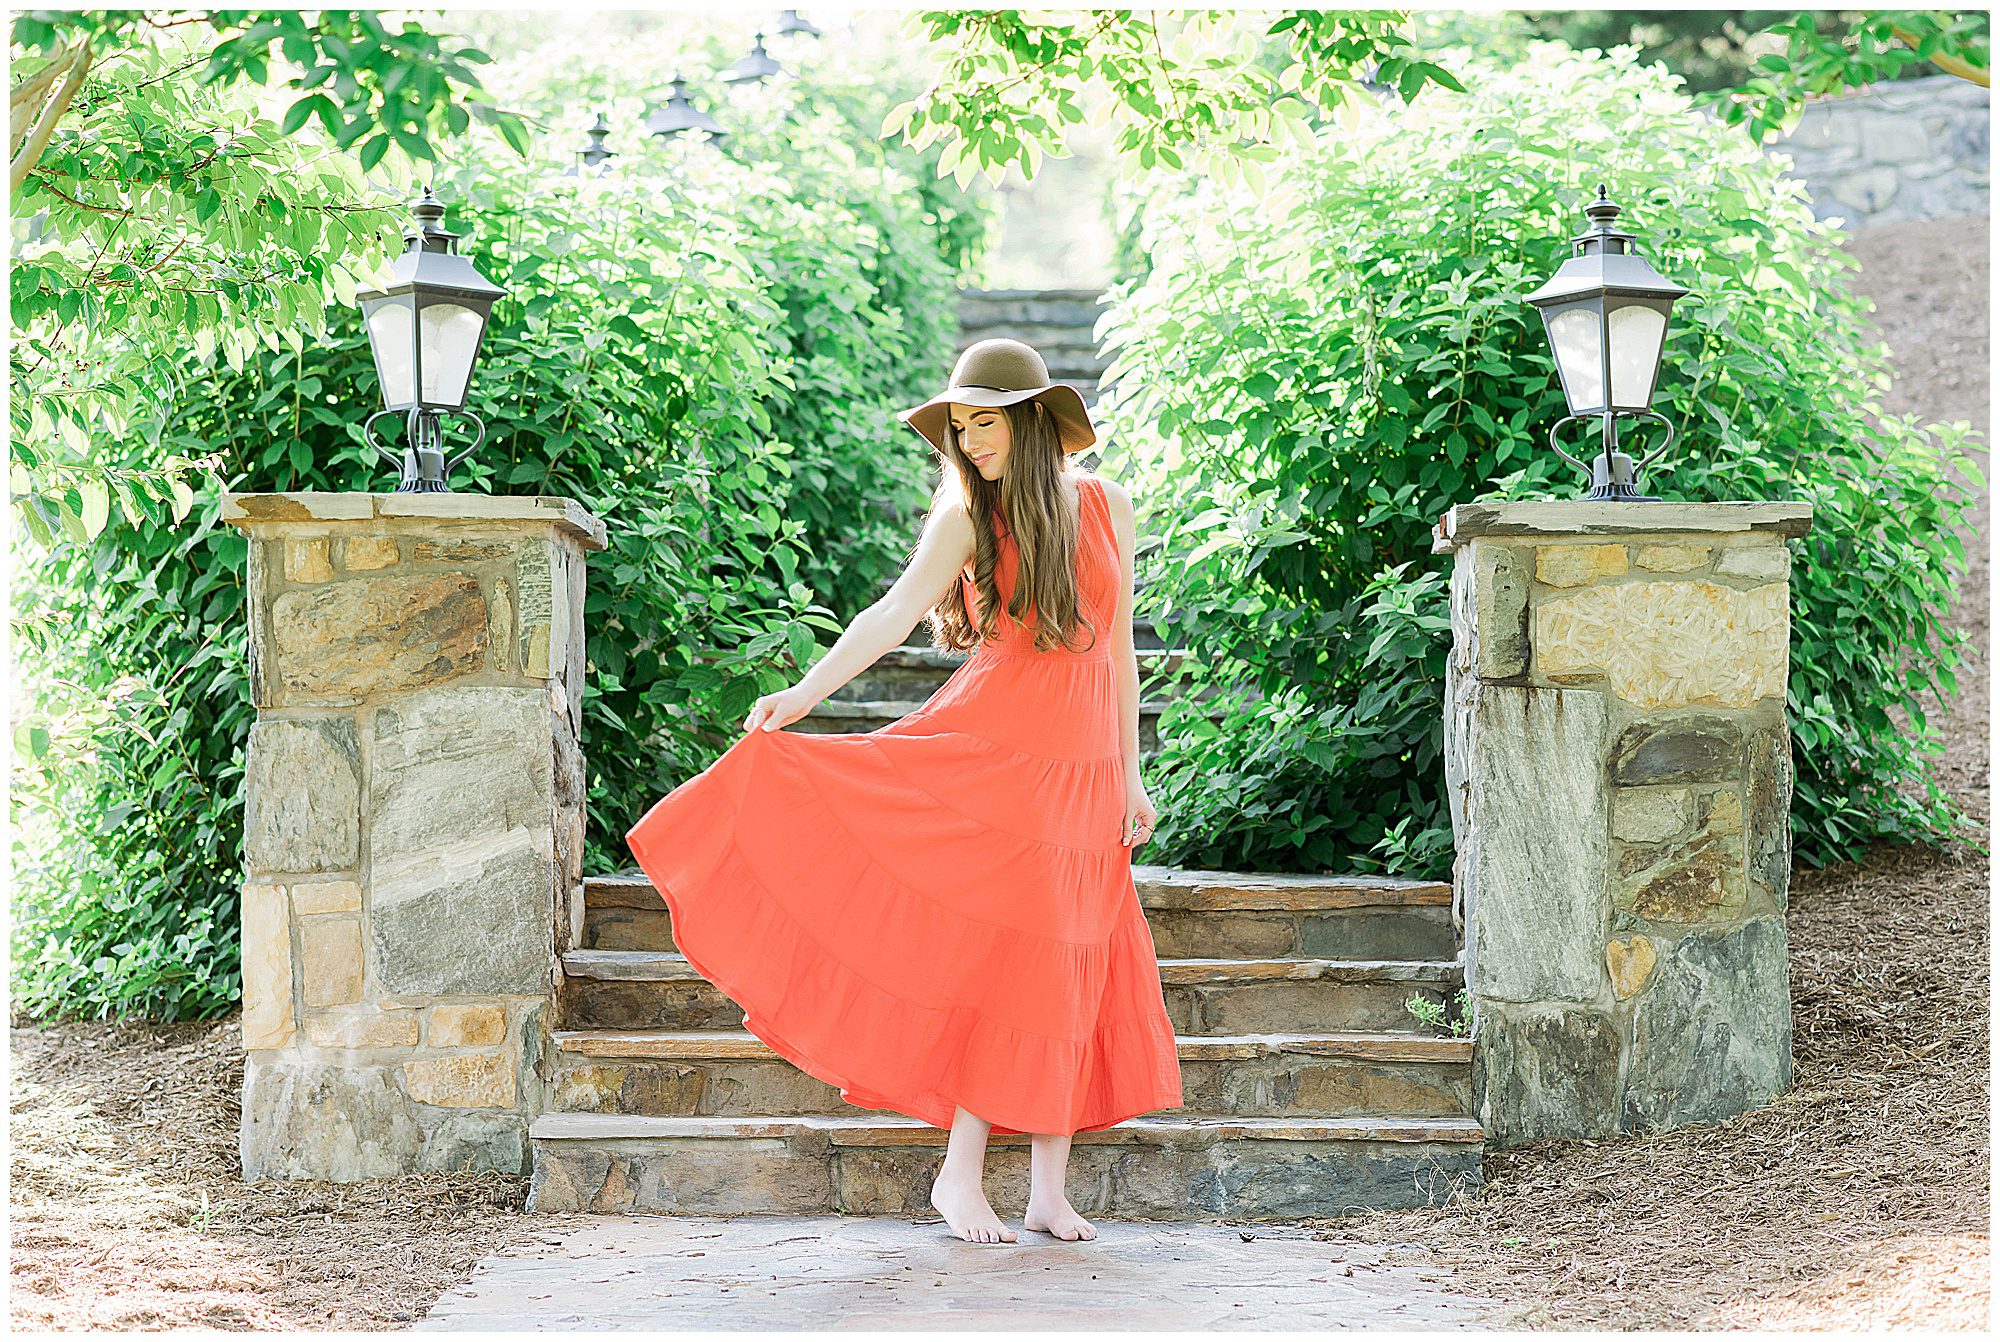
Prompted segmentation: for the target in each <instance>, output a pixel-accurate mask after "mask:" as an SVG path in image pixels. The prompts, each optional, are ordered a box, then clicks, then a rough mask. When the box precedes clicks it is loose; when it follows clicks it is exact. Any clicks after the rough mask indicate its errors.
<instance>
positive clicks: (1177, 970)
mask: <svg viewBox="0 0 2000 1342" xmlns="http://www.w3.org/2000/svg"><path fill="white" fill-rule="evenodd" d="M562 966H563V983H562V987H561V989H560V991H559V992H558V993H557V998H556V1001H557V1013H556V1019H557V1021H558V1023H559V1024H560V1025H561V1026H563V1027H565V1028H569V1029H580V1030H590V1029H606V1030H647V1029H663V1030H701V1029H714V1028H717V1027H728V1026H736V1025H741V1024H742V1023H743V1010H742V1008H741V1007H739V1006H737V1005H736V1004H735V1003H734V1002H732V1001H730V1000H729V999H728V998H727V997H725V996H723V994H722V992H721V990H720V989H718V988H716V987H715V985H713V984H711V983H709V982H708V980H706V979H704V978H702V977H701V975H699V974H697V973H696V972H695V970H694V967H693V966H692V965H690V964H688V962H687V957H686V956H684V955H680V954H678V953H677V952H672V951H615V950H577V951H568V952H565V953H564V955H563V957H562ZM1464 982H1465V976H1464V971H1463V969H1462V967H1461V966H1460V964H1459V963H1458V962H1457V961H1455V960H1336V959H1326V958H1320V957H1314V956H1281V957H1277V958H1273V959H1264V960H1251V959H1226V958H1217V957H1187V958H1180V957H1174V958H1169V959H1164V960H1161V961H1160V984H1161V989H1162V992H1163V994H1164V996H1165V998H1166V1004H1167V1016H1168V1019H1170V1020H1171V1021H1172V1022H1173V1025H1174V1029H1175V1030H1176V1031H1178V1032H1180V1033H1181V1034H1186V1035H1209V1034H1254V1033H1258V1032H1261V1031H1270V1030H1398V1029H1405V1028H1410V1027H1412V1026H1415V1025H1416V1024H1417V1022H1416V1020H1415V1018H1414V1017H1413V1016H1412V1015H1411V1014H1410V1012H1409V1009H1408V1007H1406V1006H1405V1005H1404V1004H1405V1003H1406V1002H1407V1001H1408V1000H1409V999H1410V998H1411V997H1413V996H1414V997H1422V998H1424V999H1425V1000H1427V1001H1431V1002H1442V1001H1444V1000H1445V998H1446V997H1447V995H1448V994H1449V992H1450V990H1451V989H1453V988H1456V987H1459V986H1460V985H1462V984H1463V983H1464Z"/></svg>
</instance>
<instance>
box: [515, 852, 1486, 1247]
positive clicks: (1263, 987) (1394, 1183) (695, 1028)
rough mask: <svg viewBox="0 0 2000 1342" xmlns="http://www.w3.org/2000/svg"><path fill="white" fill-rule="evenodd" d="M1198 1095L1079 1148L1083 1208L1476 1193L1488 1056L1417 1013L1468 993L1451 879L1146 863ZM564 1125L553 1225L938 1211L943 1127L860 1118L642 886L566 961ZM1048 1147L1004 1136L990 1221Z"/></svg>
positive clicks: (1248, 1211)
mask: <svg viewBox="0 0 2000 1342" xmlns="http://www.w3.org/2000/svg"><path fill="white" fill-rule="evenodd" d="M1134 879H1135V883H1136V885H1137V887H1138V892H1139V899H1140V903H1141V905H1142V906H1143V907H1144V909H1145V911H1146V917H1147V919H1148V921H1149V922H1150V923H1151V925H1152V928H1153V939H1154V947H1155V949H1156V951H1157V953H1158V955H1159V958H1160V979H1161V991H1162V995H1163V997H1164V1000H1165V1002H1166V1007H1167V1011H1168V1014H1169V1017H1170V1018H1171V1019H1172V1021H1173V1022H1174V1028H1175V1032H1176V1034H1177V1036H1178V1040H1179V1048H1180V1057H1181V1068H1182V1077H1183V1093H1184V1098H1185V1104H1184V1105H1183V1106H1182V1107H1180V1108H1176V1109H1168V1110H1162V1111H1159V1112H1157V1113H1155V1114H1151V1115H1144V1116H1141V1117H1139V1118H1135V1119H1131V1120H1128V1121H1127V1122H1125V1123H1122V1124H1120V1125H1118V1126H1117V1127H1113V1128H1109V1129H1106V1130H1104V1131H1101V1132H1091V1133H1079V1134H1077V1135H1076V1137H1075V1139H1074V1141H1073V1144H1072V1151H1071V1157H1070V1182H1069V1192H1070V1197H1071V1200H1072V1201H1073V1202H1074V1203H1075V1205H1076V1206H1077V1208H1078V1210H1079V1211H1082V1212H1083V1213H1084V1214H1086V1215H1095V1216H1102V1217H1122V1218H1138V1219H1152V1220H1190V1219H1204V1218H1209V1217H1217V1216H1228V1217H1242V1218H1248V1219H1285V1218H1294V1217H1302V1216H1337V1215H1342V1214H1346V1213H1350V1212H1354V1211H1358V1210H1362V1209H1367V1208H1377V1207H1400V1206H1416V1205H1424V1204H1429V1203H1439V1202H1442V1201H1444V1200H1446V1199H1447V1198H1449V1197H1451V1196H1453V1195H1454V1194H1456V1193H1463V1194H1466V1195H1473V1194H1476V1193H1477V1191H1478V1189H1479V1184H1480V1158H1481V1150H1482V1144H1483V1140H1484V1134H1483V1132H1482V1131H1481V1128H1480V1126H1479V1124H1478V1122H1477V1121H1476V1120H1475V1119H1473V1118H1472V1117H1470V1114H1471V1112H1472V1098H1473V1097H1472V1074H1471V1060H1472V1043H1471V1041H1470V1040H1469V1039H1465V1038H1457V1037H1452V1036H1448V1035H1443V1034H1439V1033H1436V1032H1434V1031H1432V1030H1430V1029H1427V1028H1426V1027H1424V1026H1422V1025H1421V1024H1420V1023H1419V1022H1418V1021H1417V1020H1416V1018H1415V1017H1414V1016H1412V1015H1411V1014H1410V1013H1409V1011H1408V1009H1407V1008H1406V1006H1405V1005H1404V1004H1405V1002H1406V1001H1407V1000H1408V999H1409V998H1410V997H1412V996H1420V997H1425V998H1428V999H1430V1000H1432V1001H1441V1000H1443V999H1445V998H1446V997H1447V996H1449V995H1450V994H1452V993H1453V992H1454V991H1455V990H1456V989H1457V988H1458V987H1459V986H1460V985H1461V984H1462V982H1463V972H1462V963H1463V961H1462V956H1461V955H1460V953H1459V947H1458V940H1457V937H1456V934H1455V932H1454V930H1453V924H1452V918H1451V887H1450V886H1449V885H1448V884H1445V883H1441V882H1427V881H1407V880H1396V879H1390V878H1383V877H1339V876H1313V875H1270V874H1249V873H1240V872H1209V871H1181V870H1175V869H1171V868H1167V867H1160V866H1150V865H1143V864H1142V865H1137V866H1135V867H1134ZM562 971H563V973H562V982H561V987H560V988H559V990H558V992H557V996H556V1018H555V1028H554V1029H553V1031H552V1036H551V1037H552V1043H553V1048H554V1050H555V1053H554V1057H553V1058H551V1059H549V1060H548V1061H547V1063H546V1065H544V1066H543V1067H541V1068H538V1070H541V1071H543V1072H544V1074H546V1075H548V1076H549V1077H550V1078H551V1088H550V1102H551V1107H550V1110H549V1111H548V1112H546V1113H544V1114H543V1115H542V1116H541V1117H540V1118H539V1119H537V1120H536V1121H535V1123H534V1125H533V1127H532V1128H531V1129H530V1134H529V1135H530V1138H531V1141H532V1145H533V1148H534V1175H533V1179H532V1181H531V1184H530V1190H529V1200H528V1205H529V1207H530V1208H531V1209H535V1210H546V1211H594V1212H656V1213H685V1214H723V1213H743V1212H767V1213H789V1214H804V1213H826V1212H841V1213H852V1214H892V1215H893V1214H918V1215H929V1214H931V1210H930V1207H929V1203H928V1199H927V1195H928V1190H929V1187H930V1181H931V1178H932V1176H933V1175H934V1174H935V1172H936V1169H937V1165H938V1162H939V1161H940V1160H941V1159H942V1158H943V1154H944V1142H945V1139H946V1137H947V1135H948V1134H947V1133H946V1132H945V1131H944V1130H942V1129H938V1128H933V1127H931V1126H929V1125H928V1124H924V1123H921V1122H919V1121H917V1120H915V1119H911V1118H908V1117H906V1116H904V1115H901V1114H896V1113H893V1112H888V1111H882V1110H865V1109H859V1108H856V1107H854V1106H852V1105H849V1104H847V1103H846V1102H845V1101H843V1100H842V1099H841V1098H840V1095H839V1092H838V1090H837V1089H836V1088H835V1087H833V1086H831V1085H829V1084H827V1083H825V1082H823V1081H820V1080H818V1079H817V1078H815V1077H812V1076H809V1075H807V1074H805V1073H803V1072H801V1071H799V1070H798V1069H797V1068H795V1067H793V1066H792V1065H791V1064H790V1063H789V1062H787V1061H785V1060H784V1059H782V1058H780V1057H779V1056H778V1055H777V1054H776V1053H774V1052H773V1051H772V1050H771V1049H769V1048H768V1047H766V1046H765V1045H764V1044H763V1042H762V1041H760V1040H759V1039H757V1038H756V1037H754V1036H753V1035H751V1034H750V1033H748V1032H747V1031H746V1030H744V1029H743V1015H742V1011H741V1009H740V1008H738V1007H737V1006H736V1005H735V1004H734V1003H733V1002H731V1001H730V1000H729V999H728V998H726V997H724V996H723V995H722V994H721V993H720V992H719V991H717V990H716V989H715V988H714V987H712V986H711V985H710V984H708V983H707V982H706V981H705V980H704V979H702V978H701V977H700V976H699V975H697V974H696V973H694V971H693V970H692V969H690V968H689V966H688V964H687V961H686V960H685V958H683V957H682V956H680V955H679V954H677V953H676V952H675V950H674V942H673V928H672V920H671V916H670V913H669V911H668V909H667V906H666V902H665V900H664V899H662V898H661V897H660V895H659V893H658V892H657V891H656V890H654V889H653V887H652V885H651V884H650V883H649V882H648V881H647V880H646V878H645V877H644V875H643V874H640V873H638V872H637V871H636V870H634V871H629V872H625V873H620V874H617V875H611V876H600V877H597V878H594V879H591V880H587V881H586V882H585V883H584V918H583V928H582V943H581V948H580V949H577V950H573V951H570V952H568V953H566V954H565V955H564V956H563V957H562ZM1028 1152H1029V1140H1028V1138H1026V1137H1025V1136H1010V1137H994V1138H993V1139H992V1144H991V1149H990V1151H989V1154H988V1158H987V1172H988V1176H989V1182H988V1187H989V1192H990V1193H991V1194H993V1195H994V1197H995V1203H996V1206H998V1207H1002V1208H1006V1207H1010V1206H1011V1207H1013V1208H1017V1209H1018V1208H1019V1207H1020V1206H1023V1205H1025V1203H1026V1198H1027V1180H1028Z"/></svg>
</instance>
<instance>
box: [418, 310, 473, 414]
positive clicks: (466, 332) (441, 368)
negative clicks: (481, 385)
mask: <svg viewBox="0 0 2000 1342" xmlns="http://www.w3.org/2000/svg"><path fill="white" fill-rule="evenodd" d="M420 317H421V322H420V325H421V328H422V339H423V348H424V401H425V403H426V404H429V405H448V406H462V405H464V404H465V386H466V383H467V382H468V381H469V380H470V379H471V377H472V361H473V359H474V357H475V356H476V355H477V354H478V353H479V334H480V332H481V331H483V330H484V329H485V328H486V314H485V313H484V312H481V311H478V310H476V309H473V308H469V307H466V306H465V305H464V304H462V303H426V304H425V305H424V306H423V308H422V309H421V312H420Z"/></svg>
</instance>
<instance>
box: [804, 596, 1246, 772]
mask: <svg viewBox="0 0 2000 1342" xmlns="http://www.w3.org/2000/svg"><path fill="white" fill-rule="evenodd" d="M1132 648H1133V652H1134V653H1135V654H1136V656H1137V658H1138V662H1139V754H1140V756H1141V757H1142V758H1143V757H1145V756H1149V755H1151V754H1153V753H1154V752H1155V751H1157V750H1158V749H1159V744H1160V738H1159V722H1160V714H1161V713H1162V712H1164V711H1165V710H1166V707H1167V700H1168V698H1169V696H1170V695H1172V694H1173V693H1175V692H1176V691H1179V690H1182V689H1183V687H1184V686H1185V682H1186V678H1187V675H1188V670H1189V668H1188V667H1187V665H1186V657H1185V655H1184V654H1183V653H1182V652H1181V651H1180V650H1179V649H1170V648H1166V647H1164V646H1162V645H1161V642H1160V638H1159V635H1158V634H1157V633H1156V632H1155V631H1154V629H1153V622H1152V621H1151V620H1149V619H1146V618H1145V617H1143V616H1135V617H1134V618H1133V621H1132ZM969 656H971V654H970V653H954V652H947V651H945V650H943V649H941V648H933V647H928V646H920V645H915V644H905V645H904V646H903V647H900V648H893V649H891V650H890V651H888V652H887V653H884V654H883V655H882V656H881V657H878V658H876V660H875V662H874V664H873V665H872V666H870V667H869V668H868V669H867V670H865V671H863V672H861V673H860V674H859V675H856V676H855V677H854V678H853V679H852V680H850V681H848V682H847V683H846V684H845V685H843V686H841V687H840V688H839V689H837V690H835V691H834V692H833V693H832V694H830V695H828V696H827V697H826V698H825V699H823V700H821V701H820V702H819V703H818V704H817V705H816V706H815V707H814V708H813V711H812V712H810V713H808V714H806V716H804V717H802V718H800V719H799V720H798V721H797V722H794V723H792V724H791V725H790V726H789V727H788V728H787V730H790V731H800V732H867V731H873V730H875V729H876V728H877V727H885V726H887V725H888V724H889V723H891V722H894V721H895V720H896V719H898V718H902V717H907V716H908V715H909V714H911V713H914V712H916V711H917V710H918V709H919V708H921V707H923V706H924V704H925V703H926V702H927V701H928V700H929V699H930V697H931V695H933V694H935V693H936V692H937V690H938V687H939V686H941V685H943V684H944V683H945V681H946V680H947V679H949V678H950V676H951V673H952V672H953V671H954V670H956V669H957V668H958V666H959V665H960V664H961V663H963V662H964V661H965V660H966V658H967V657H969ZM1212 694H1213V691H1212V690H1210V689H1207V688H1205V687H1204V688H1203V689H1202V690H1199V691H1193V692H1191V697H1192V698H1194V699H1196V700H1200V699H1206V698H1209V697H1211V696H1212Z"/></svg>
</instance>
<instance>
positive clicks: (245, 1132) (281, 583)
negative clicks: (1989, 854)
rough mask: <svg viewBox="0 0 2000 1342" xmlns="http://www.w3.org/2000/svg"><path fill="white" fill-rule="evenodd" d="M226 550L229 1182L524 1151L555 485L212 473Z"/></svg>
mask: <svg viewBox="0 0 2000 1342" xmlns="http://www.w3.org/2000/svg"><path fill="white" fill-rule="evenodd" d="M223 520H224V521H225V522H227V523H229V524H230V525H232V526H236V527H239V528H241V529H242V530H243V532H244V534H245V538H246V541H247V543H248V547H249V560H248V571H247V578H246V591H245V598H244V600H245V605H246V607H247V610H248V617H249V626H250V640H249V670H250V694H251V697H252V699H253V701H254V702H255V703H256V706H257V719H256V721H255V723H253V724H252V726H251V729H250V742H249V749H248V753H247V757H246V761H245V778H244V788H243V797H244V825H243V831H244V834H243V837H244V849H245V856H246V859H247V867H248V879H247V881H246V883H245V885H244V887H243V1047H244V1050H245V1052H246V1055H247V1056H246V1059H245V1066H244V1077H243V1121H242V1131H241V1135H240V1138H239V1149H240V1153H241V1158H242V1167H243V1177H244V1178H245V1179H252V1180H255V1179H264V1178H312V1179H333V1180H341V1181H352V1180H359V1179H371V1178H379V1177H383V1176H388V1175H397V1174H404V1173H410V1172H413V1171H418V1170H442V1169H468V1168H470V1169H492V1170H503V1171H506V1172H508V1173H511V1174H524V1173H527V1172H528V1170H529V1166H530V1152H529V1145H528V1138H527V1129H528V1125H529V1123H530V1122H532V1121H533V1119H534V1118H535V1116H536V1115H538V1114H539V1113H541V1112H542V1111H543V1109H544V1108H546V1104H545V1103H544V1099H545V1093H544V1088H545V1085H546V1078H545V1076H544V1073H545V1071H546V1064H545V1063H544V1061H543V1059H544V1058H545V1057H546V1056H547V1054H548V1052H549V1050H548V1047H547V1045H548V1022H549V1019H550V1013H549V1010H548V1003H549V1000H550V996H551V992H552V990H553V987H554V982H555V966H556V958H557V957H558V956H559V955H560V954H561V952H562V950H563V949H565V948H567V947H568V946H569V945H570V944H572V933H571V929H572V927H573V926H575V923H574V921H573V920H575V919H578V918H580V916H581V903H582V878H583V871H582V856H581V850H582V839H583V788H584V777H583V757H582V754H581V750H580V740H581V732H582V722H583V719H582V698H581V696H582V691H583V594H584V555H585V552H586V551H590V550H601V549H603V548H604V544H605V539H604V536H605V533H604V524H603V522H601V521H600V520H599V519H597V518H596V517H594V516H592V515H591V514H590V513H589V512H587V511H585V510H584V509H583V508H581V507H579V506H578V505H577V504H576V503H574V502H572V501H570V500H568V499H561V498H526V497H521V498H510V497H495V496H490V495H481V494H456V493H423V494H358V493H357V494H350V493H292V494H231V495H228V496H227V497H226V498H225V499H224V502H223Z"/></svg>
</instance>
